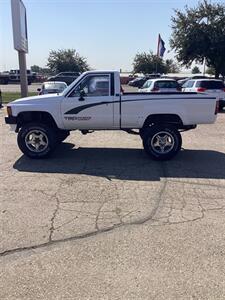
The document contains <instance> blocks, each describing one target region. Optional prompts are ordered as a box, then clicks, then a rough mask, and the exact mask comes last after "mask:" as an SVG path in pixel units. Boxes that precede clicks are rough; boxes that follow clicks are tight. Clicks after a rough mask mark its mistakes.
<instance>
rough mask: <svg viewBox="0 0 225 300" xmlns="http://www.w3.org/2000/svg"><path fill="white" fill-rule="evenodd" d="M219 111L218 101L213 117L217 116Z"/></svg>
mask: <svg viewBox="0 0 225 300" xmlns="http://www.w3.org/2000/svg"><path fill="white" fill-rule="evenodd" d="M219 109H220V106H219V101H216V108H215V115H217V114H218V112H219Z"/></svg>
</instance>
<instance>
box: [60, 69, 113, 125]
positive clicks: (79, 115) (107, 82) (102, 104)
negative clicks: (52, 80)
mask: <svg viewBox="0 0 225 300" xmlns="http://www.w3.org/2000/svg"><path fill="white" fill-rule="evenodd" d="M113 80H114V78H112V74H111V73H110V74H109V73H108V74H87V75H86V76H85V77H84V78H83V79H81V82H78V83H77V85H76V86H75V87H74V88H73V89H72V90H71V91H70V92H69V93H68V94H67V95H66V96H65V97H64V99H63V101H62V107H61V110H62V117H63V122H64V126H65V128H67V129H76V128H77V129H111V128H113V108H114V84H113Z"/></svg>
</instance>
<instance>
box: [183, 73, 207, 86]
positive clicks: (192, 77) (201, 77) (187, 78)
mask: <svg viewBox="0 0 225 300" xmlns="http://www.w3.org/2000/svg"><path fill="white" fill-rule="evenodd" d="M191 79H208V77H206V76H204V75H194V76H191V77H186V78H184V79H181V80H178V81H177V82H178V83H179V85H180V86H183V84H185V83H186V82H187V81H188V80H191Z"/></svg>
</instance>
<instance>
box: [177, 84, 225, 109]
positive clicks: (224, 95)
mask: <svg viewBox="0 0 225 300" xmlns="http://www.w3.org/2000/svg"><path fill="white" fill-rule="evenodd" d="M182 91H183V92H197V93H207V94H210V95H213V96H215V97H218V98H219V108H220V110H221V109H223V108H224V107H225V86H224V83H223V81H222V80H219V79H195V80H188V81H187V82H186V83H185V84H184V85H183V86H182Z"/></svg>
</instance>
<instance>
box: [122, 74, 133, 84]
mask: <svg viewBox="0 0 225 300" xmlns="http://www.w3.org/2000/svg"><path fill="white" fill-rule="evenodd" d="M135 78H136V77H135V76H132V75H120V83H121V84H128V83H129V82H130V81H131V80H134V79H135Z"/></svg>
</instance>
